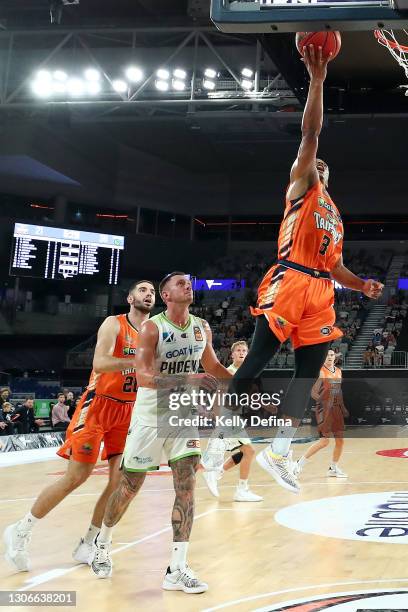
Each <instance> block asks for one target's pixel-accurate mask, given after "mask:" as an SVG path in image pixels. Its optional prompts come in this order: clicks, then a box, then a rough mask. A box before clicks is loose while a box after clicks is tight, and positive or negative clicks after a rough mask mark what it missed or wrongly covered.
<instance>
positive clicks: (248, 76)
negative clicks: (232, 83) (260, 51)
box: [241, 68, 254, 79]
mask: <svg viewBox="0 0 408 612" xmlns="http://www.w3.org/2000/svg"><path fill="white" fill-rule="evenodd" d="M241 74H242V76H243V77H245V78H246V79H251V78H252V77H253V75H254V71H253V70H251V68H243V69H242V70H241Z"/></svg>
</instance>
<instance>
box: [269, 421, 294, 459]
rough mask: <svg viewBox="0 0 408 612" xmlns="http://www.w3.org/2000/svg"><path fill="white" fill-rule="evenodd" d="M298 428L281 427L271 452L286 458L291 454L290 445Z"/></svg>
mask: <svg viewBox="0 0 408 612" xmlns="http://www.w3.org/2000/svg"><path fill="white" fill-rule="evenodd" d="M296 430H297V427H289V426H287V427H280V428H279V429H278V432H277V434H276V436H275V438H274V440H273V442H272V444H271V450H272V452H273V453H275V454H276V455H282V456H283V457H286V455H287V454H288V452H289V449H290V445H291V442H292V439H293V436H294V435H295V433H296Z"/></svg>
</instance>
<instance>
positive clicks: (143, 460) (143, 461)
mask: <svg viewBox="0 0 408 612" xmlns="http://www.w3.org/2000/svg"><path fill="white" fill-rule="evenodd" d="M132 458H133V459H134V460H135V461H137V462H138V463H141V464H142V465H145V464H146V463H153V457H138V456H135V457H132Z"/></svg>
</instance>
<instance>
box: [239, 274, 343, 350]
mask: <svg viewBox="0 0 408 612" xmlns="http://www.w3.org/2000/svg"><path fill="white" fill-rule="evenodd" d="M251 312H252V314H253V315H254V316H260V315H265V317H266V318H267V319H268V323H269V327H270V328H271V330H272V331H273V333H274V334H275V336H276V337H277V338H278V340H280V341H281V342H285V341H286V340H287V339H288V338H290V339H291V341H292V345H293V348H294V349H297V348H299V347H301V346H307V345H310V344H320V343H322V342H331V341H333V340H335V339H336V338H340V337H341V336H342V335H343V334H342V332H341V331H340V330H339V329H338V328H337V327H334V323H335V321H336V313H335V311H334V288H333V283H332V281H331V280H329V279H323V278H314V277H313V276H310V275H309V274H305V273H302V272H298V271H297V270H292V269H290V268H286V267H284V266H281V265H275V266H272V268H270V270H269V271H268V272H267V273H266V275H265V276H264V278H263V279H262V282H261V284H260V286H259V289H258V305H257V307H256V308H251Z"/></svg>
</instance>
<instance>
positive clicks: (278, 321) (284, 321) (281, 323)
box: [276, 317, 287, 327]
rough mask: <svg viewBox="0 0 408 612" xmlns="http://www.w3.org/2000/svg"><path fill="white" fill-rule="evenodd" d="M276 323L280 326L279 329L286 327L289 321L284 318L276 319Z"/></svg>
mask: <svg viewBox="0 0 408 612" xmlns="http://www.w3.org/2000/svg"><path fill="white" fill-rule="evenodd" d="M276 323H277V324H278V325H279V327H285V325H286V323H287V320H286V319H284V318H283V317H276Z"/></svg>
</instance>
